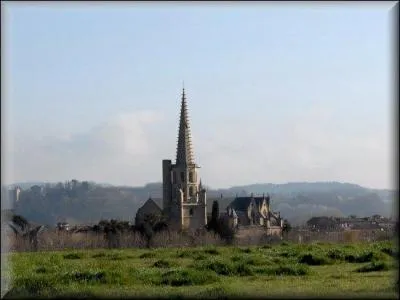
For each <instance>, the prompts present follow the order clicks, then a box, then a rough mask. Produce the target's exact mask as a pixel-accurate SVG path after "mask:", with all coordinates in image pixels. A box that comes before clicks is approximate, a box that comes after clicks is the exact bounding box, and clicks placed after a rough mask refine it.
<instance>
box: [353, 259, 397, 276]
mask: <svg viewBox="0 0 400 300" xmlns="http://www.w3.org/2000/svg"><path fill="white" fill-rule="evenodd" d="M389 269H390V266H389V265H388V264H387V263H386V262H383V261H378V262H375V261H374V262H372V263H369V264H368V265H365V266H363V267H361V268H358V269H357V270H356V271H357V272H362V273H364V272H378V271H387V270H389Z"/></svg>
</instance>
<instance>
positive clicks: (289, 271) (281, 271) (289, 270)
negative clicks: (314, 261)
mask: <svg viewBox="0 0 400 300" xmlns="http://www.w3.org/2000/svg"><path fill="white" fill-rule="evenodd" d="M254 271H255V272H256V273H258V274H263V275H271V276H278V275H289V276H304V275H307V274H309V267H307V266H305V265H299V264H294V265H279V266H268V267H259V268H255V269H254Z"/></svg>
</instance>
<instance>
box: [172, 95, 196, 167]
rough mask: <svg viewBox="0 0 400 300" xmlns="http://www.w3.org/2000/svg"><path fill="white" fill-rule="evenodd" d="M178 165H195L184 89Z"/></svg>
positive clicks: (177, 151)
mask: <svg viewBox="0 0 400 300" xmlns="http://www.w3.org/2000/svg"><path fill="white" fill-rule="evenodd" d="M176 164H177V165H180V164H183V165H188V164H194V158H193V151H192V142H191V134H190V126H189V117H188V112H187V104H186V95H185V88H182V101H181V115H180V120H179V133H178V146H177V150H176Z"/></svg>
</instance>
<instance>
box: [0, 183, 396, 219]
mask: <svg viewBox="0 0 400 300" xmlns="http://www.w3.org/2000/svg"><path fill="white" fill-rule="evenodd" d="M15 185H19V186H22V187H23V191H22V192H21V194H20V199H19V201H18V202H17V203H15V205H14V208H15V212H16V213H18V214H21V215H23V216H25V217H26V218H27V219H29V220H31V221H34V222H38V223H45V224H48V225H54V224H55V223H56V222H58V221H61V220H65V221H68V222H70V223H72V224H73V223H88V222H97V221H99V220H101V219H110V218H116V219H123V220H130V221H133V220H134V218H135V214H136V211H137V209H138V208H139V207H140V206H141V205H143V203H144V202H145V201H146V200H147V199H148V197H149V196H151V197H153V198H161V197H162V188H161V183H149V184H147V185H146V186H144V187H117V186H110V185H104V184H101V185H99V184H95V183H89V182H77V181H74V180H73V181H71V182H66V183H64V184H62V183H58V184H49V183H46V184H44V183H35V185H36V189H35V188H29V185H28V184H15ZM38 186H41V187H42V188H41V189H40V188H38ZM250 193H254V194H257V195H262V194H263V193H265V194H267V193H269V195H270V196H271V203H272V208H273V210H278V211H280V212H281V215H282V216H283V217H284V218H287V219H288V220H289V221H290V222H291V223H294V224H300V223H303V222H305V221H306V220H308V219H309V218H310V217H313V216H320V215H326V216H348V215H351V214H353V215H357V216H370V215H373V214H380V215H384V216H392V215H393V214H394V212H395V211H397V210H396V209H395V208H394V203H395V202H394V198H395V193H394V192H393V191H387V190H373V189H368V188H364V187H361V186H359V185H355V184H349V183H338V182H315V183H286V184H253V185H246V186H236V187H231V188H229V189H214V190H213V189H210V190H209V191H208V195H207V199H208V201H207V205H208V209H209V211H211V206H212V202H213V200H218V201H219V204H220V211H223V210H224V209H225V208H226V206H227V205H228V204H229V203H230V202H231V201H232V200H233V198H234V197H235V195H250ZM221 194H222V195H223V197H222V198H221ZM2 202H3V203H2V208H5V207H7V205H4V204H6V203H5V202H4V201H2Z"/></svg>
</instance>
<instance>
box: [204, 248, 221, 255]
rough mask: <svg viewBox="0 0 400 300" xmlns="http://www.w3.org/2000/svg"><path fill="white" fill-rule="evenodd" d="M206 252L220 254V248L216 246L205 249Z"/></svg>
mask: <svg viewBox="0 0 400 300" xmlns="http://www.w3.org/2000/svg"><path fill="white" fill-rule="evenodd" d="M204 253H207V254H212V255H218V254H219V252H218V250H217V249H215V248H211V249H205V250H204Z"/></svg>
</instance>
